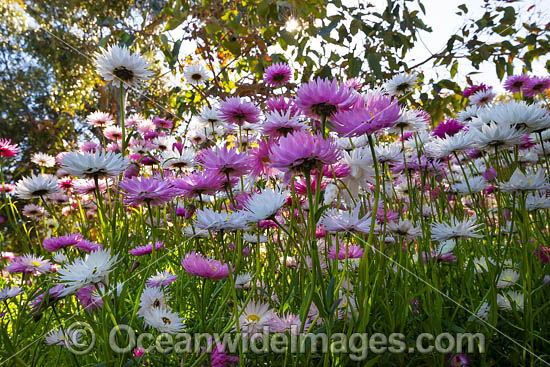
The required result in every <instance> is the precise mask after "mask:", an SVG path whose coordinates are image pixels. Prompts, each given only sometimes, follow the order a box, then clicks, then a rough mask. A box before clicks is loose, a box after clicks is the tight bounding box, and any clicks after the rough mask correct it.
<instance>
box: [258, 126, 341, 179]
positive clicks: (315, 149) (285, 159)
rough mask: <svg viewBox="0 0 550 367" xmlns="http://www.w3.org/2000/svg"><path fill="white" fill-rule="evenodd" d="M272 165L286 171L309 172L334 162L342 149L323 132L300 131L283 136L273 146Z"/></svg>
mask: <svg viewBox="0 0 550 367" xmlns="http://www.w3.org/2000/svg"><path fill="white" fill-rule="evenodd" d="M269 157H270V158H271V162H272V163H271V166H272V167H275V168H278V169H280V170H281V171H284V172H290V171H294V170H297V171H301V172H309V171H311V170H312V169H314V168H318V167H322V166H323V165H325V164H333V163H336V162H337V161H338V159H339V158H340V151H339V150H338V148H337V146H336V143H335V142H334V141H333V140H332V139H323V137H322V136H321V134H317V135H311V134H310V133H309V132H307V131H300V132H296V133H294V134H291V135H288V136H286V137H283V138H281V139H280V140H279V143H278V144H274V145H273V146H272V147H271V153H270V155H269Z"/></svg>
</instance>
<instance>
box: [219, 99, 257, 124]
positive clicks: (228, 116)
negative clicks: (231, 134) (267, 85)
mask: <svg viewBox="0 0 550 367" xmlns="http://www.w3.org/2000/svg"><path fill="white" fill-rule="evenodd" d="M220 115H221V118H222V120H223V121H224V122H226V123H228V124H237V125H243V124H244V123H245V122H248V123H250V124H255V123H256V122H258V121H259V117H260V110H258V109H257V108H256V106H254V105H253V104H252V103H250V102H248V101H245V100H244V99H242V98H240V97H229V98H227V99H226V100H225V101H223V102H222V103H220Z"/></svg>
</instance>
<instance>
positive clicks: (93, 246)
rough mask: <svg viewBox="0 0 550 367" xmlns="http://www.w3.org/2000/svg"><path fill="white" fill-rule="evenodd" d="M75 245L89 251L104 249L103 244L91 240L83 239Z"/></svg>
mask: <svg viewBox="0 0 550 367" xmlns="http://www.w3.org/2000/svg"><path fill="white" fill-rule="evenodd" d="M75 247H76V248H77V249H79V250H82V251H84V252H87V253H90V252H92V251H97V250H101V249H103V246H101V244H99V243H95V242H92V241H89V240H82V241H80V242H79V243H77V244H76V245H75Z"/></svg>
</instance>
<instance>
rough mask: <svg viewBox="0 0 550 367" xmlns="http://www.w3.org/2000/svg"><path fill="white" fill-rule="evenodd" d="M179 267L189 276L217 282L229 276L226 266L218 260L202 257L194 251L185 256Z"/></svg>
mask: <svg viewBox="0 0 550 367" xmlns="http://www.w3.org/2000/svg"><path fill="white" fill-rule="evenodd" d="M181 266H183V268H184V269H185V271H186V272H188V273H189V274H191V275H196V276H199V277H203V278H208V279H216V280H219V279H223V278H225V277H227V276H228V275H229V268H228V266H227V264H222V263H221V262H220V261H219V260H214V259H209V258H207V257H203V256H201V255H200V254H197V253H196V252H195V251H193V252H191V253H189V254H187V255H185V258H184V259H183V260H182V261H181Z"/></svg>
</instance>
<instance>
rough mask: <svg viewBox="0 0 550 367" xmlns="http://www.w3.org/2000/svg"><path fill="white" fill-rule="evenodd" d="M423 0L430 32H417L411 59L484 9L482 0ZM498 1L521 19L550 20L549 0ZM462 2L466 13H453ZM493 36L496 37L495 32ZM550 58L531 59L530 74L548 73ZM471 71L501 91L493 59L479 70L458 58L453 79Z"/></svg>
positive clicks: (443, 72) (438, 72) (433, 49)
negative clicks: (456, 71) (511, 9)
mask: <svg viewBox="0 0 550 367" xmlns="http://www.w3.org/2000/svg"><path fill="white" fill-rule="evenodd" d="M358 1H362V0H358ZM369 2H371V3H373V4H375V5H377V6H381V5H382V4H384V3H385V0H376V1H369ZM422 2H423V4H424V5H425V8H426V13H427V14H426V17H425V19H426V21H425V22H426V23H427V24H428V25H430V26H431V27H432V29H433V32H431V33H428V32H425V31H421V32H420V37H421V38H422V41H423V43H422V42H418V43H417V45H416V46H415V48H414V49H413V50H412V51H411V55H410V60H411V61H417V62H418V61H422V60H425V59H426V58H427V57H429V56H430V53H437V52H439V51H441V50H442V49H443V48H444V47H445V45H446V42H447V40H448V39H449V38H450V37H451V36H452V35H453V34H454V33H456V32H457V30H458V29H460V27H461V26H462V25H463V24H464V22H465V21H467V20H468V19H479V18H480V17H481V16H482V15H483V13H484V9H483V7H482V6H483V4H484V3H485V2H484V1H483V0H459V1H454V0H423V1H422ZM501 3H502V6H514V7H515V8H516V10H517V13H518V14H519V17H520V19H521V20H522V21H526V22H529V20H530V18H531V17H537V16H539V15H543V17H542V19H548V20H549V21H550V0H521V1H518V2H517V3H514V4H510V3H506V2H505V1H501ZM461 4H465V5H466V7H467V8H468V13H467V14H466V15H465V16H460V15H457V14H456V12H457V9H458V6H459V5H461ZM531 5H535V6H534V7H533V8H532V9H531V10H530V11H527V9H529V8H530V7H531ZM537 12H539V13H537ZM493 39H494V40H496V39H497V37H496V36H495V37H493ZM549 59H550V57H545V58H541V60H540V61H537V62H535V63H533V74H539V75H548V74H549V71H548V70H546V69H545V63H546V60H549ZM430 66H431V67H430ZM514 66H515V68H514V72H515V73H521V62H519V60H518V62H516V63H515V65H514ZM422 71H423V72H424V73H425V75H428V76H434V77H437V76H439V77H445V76H447V75H448V70H447V69H446V68H445V67H439V68H433V66H432V65H430V64H426V66H423V67H422ZM473 71H479V74H476V75H472V76H471V78H472V80H473V81H474V82H477V83H481V82H483V83H485V84H487V85H492V86H493V87H494V88H495V89H496V90H498V91H503V89H502V87H501V82H500V81H499V79H498V77H497V75H496V72H495V68H494V65H493V63H492V62H484V63H482V64H481V65H480V69H479V70H475V69H474V68H473V67H472V66H470V65H468V62H467V61H466V60H459V68H458V73H457V75H456V76H455V78H454V80H455V81H456V82H458V83H459V84H461V85H464V84H465V82H466V75H467V74H468V73H469V72H473ZM426 79H427V78H426Z"/></svg>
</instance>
